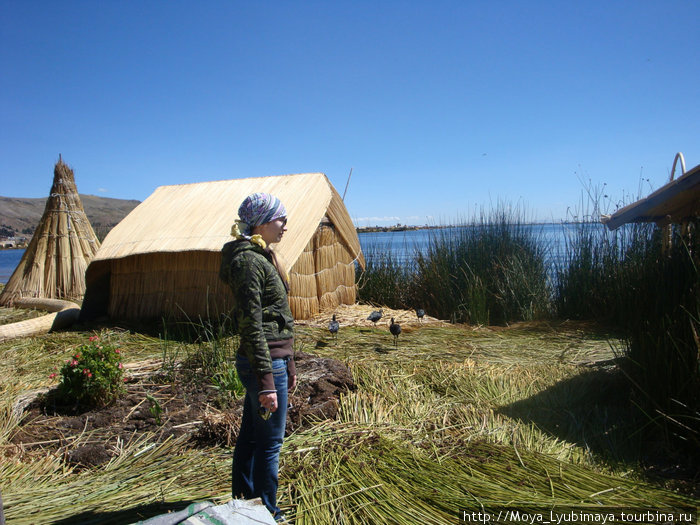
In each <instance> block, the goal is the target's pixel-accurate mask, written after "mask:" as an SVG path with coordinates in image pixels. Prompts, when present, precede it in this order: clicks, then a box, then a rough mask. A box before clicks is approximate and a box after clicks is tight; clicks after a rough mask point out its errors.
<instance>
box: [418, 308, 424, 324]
mask: <svg viewBox="0 0 700 525" xmlns="http://www.w3.org/2000/svg"><path fill="white" fill-rule="evenodd" d="M416 315H417V316H418V320H419V321H420V322H421V323H422V322H423V316H424V315H425V310H423V309H422V308H416Z"/></svg>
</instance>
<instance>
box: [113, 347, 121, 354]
mask: <svg viewBox="0 0 700 525" xmlns="http://www.w3.org/2000/svg"><path fill="white" fill-rule="evenodd" d="M114 351H115V352H116V353H118V354H121V353H122V351H121V350H120V349H119V348H115V349H114Z"/></svg>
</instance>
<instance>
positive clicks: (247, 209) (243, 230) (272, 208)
mask: <svg viewBox="0 0 700 525" xmlns="http://www.w3.org/2000/svg"><path fill="white" fill-rule="evenodd" d="M286 216H287V210H286V209H285V208H284V204H282V202H281V201H280V200H279V199H278V198H277V197H275V196H274V195H270V194H269V193H253V194H252V195H249V196H248V197H246V198H245V200H244V201H243V202H242V203H241V206H240V207H239V208H238V217H239V219H238V220H236V223H235V224H234V225H233V227H232V228H231V235H233V236H234V237H235V238H236V239H248V240H249V241H251V240H252V241H253V242H257V240H256V239H255V238H256V237H260V236H259V235H253V236H251V233H252V231H253V228H255V227H256V226H260V225H261V224H266V223H268V222H272V221H274V220H275V219H281V218H282V217H286ZM259 240H260V241H262V238H260V239H259ZM262 243H263V245H264V244H265V243H264V241H262ZM258 244H259V242H258ZM263 248H264V246H263Z"/></svg>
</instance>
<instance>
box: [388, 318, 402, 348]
mask: <svg viewBox="0 0 700 525" xmlns="http://www.w3.org/2000/svg"><path fill="white" fill-rule="evenodd" d="M389 331H390V332H391V335H393V336H394V346H397V345H398V342H399V334H400V333H401V325H400V324H399V323H395V322H394V318H393V317H392V318H391V324H390V325H389Z"/></svg>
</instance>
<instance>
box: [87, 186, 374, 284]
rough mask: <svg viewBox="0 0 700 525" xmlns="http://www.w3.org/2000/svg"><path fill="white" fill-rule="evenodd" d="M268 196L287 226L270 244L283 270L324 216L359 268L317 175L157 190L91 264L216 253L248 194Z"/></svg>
mask: <svg viewBox="0 0 700 525" xmlns="http://www.w3.org/2000/svg"><path fill="white" fill-rule="evenodd" d="M259 191H261V192H268V193H272V194H273V195H275V196H277V197H278V198H279V199H280V200H281V201H282V202H283V203H284V206H285V208H286V209H287V214H288V228H289V231H288V232H287V234H285V236H284V238H283V239H282V241H281V242H280V243H279V244H277V245H276V246H275V251H276V252H277V253H278V254H279V256H280V259H281V260H283V261H284V262H285V266H286V270H287V271H289V270H290V269H291V267H292V266H293V265H294V262H295V261H296V260H297V259H298V258H299V256H300V255H301V254H302V252H303V251H304V248H305V247H306V245H307V243H308V242H309V239H310V238H311V236H312V235H313V234H314V233H315V232H316V229H317V228H318V226H319V223H320V222H321V220H322V219H323V217H324V215H327V216H328V218H329V219H330V220H331V222H332V223H333V224H334V226H335V228H336V231H337V233H338V235H339V236H340V237H341V238H342V240H343V241H344V242H345V244H347V246H348V247H349V248H350V250H351V252H352V254H353V256H354V257H355V258H357V260H358V261H359V262H360V264H361V265H362V266H364V258H363V256H362V252H361V248H360V241H359V239H358V237H357V234H356V231H355V227H354V225H353V223H352V220H351V219H350V216H349V214H348V212H347V210H346V209H345V205H344V204H343V200H342V198H341V197H340V195H339V194H338V192H337V191H336V190H335V188H333V186H332V185H331V183H330V181H329V180H328V178H327V177H326V176H325V175H324V174H323V173H302V174H297V175H280V176H273V177H256V178H246V179H234V180H223V181H215V182H200V183H194V184H181V185H175V186H160V187H159V188H157V189H156V190H155V191H154V192H153V194H151V196H149V197H148V198H147V199H146V200H145V201H143V202H142V203H141V204H139V205H138V206H137V207H136V208H135V209H134V210H133V211H132V212H131V213H130V214H129V215H127V216H126V217H125V218H124V219H123V220H122V221H121V222H120V223H119V224H118V225H117V226H115V227H114V228H113V229H112V231H111V232H110V233H109V234H108V235H107V237H106V238H105V240H104V241H103V243H102V247H101V248H100V250H99V252H98V253H97V254H96V255H95V258H94V262H95V263H96V262H98V261H103V260H107V259H118V258H124V257H128V256H131V255H142V254H148V253H157V252H185V251H214V252H219V251H220V250H221V247H222V246H223V245H224V243H226V242H228V241H229V240H231V236H230V231H231V225H232V224H233V223H234V221H235V220H236V219H237V218H238V207H239V205H240V203H241V202H242V201H243V199H245V198H246V197H247V196H248V195H250V194H252V193H255V192H259Z"/></svg>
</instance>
